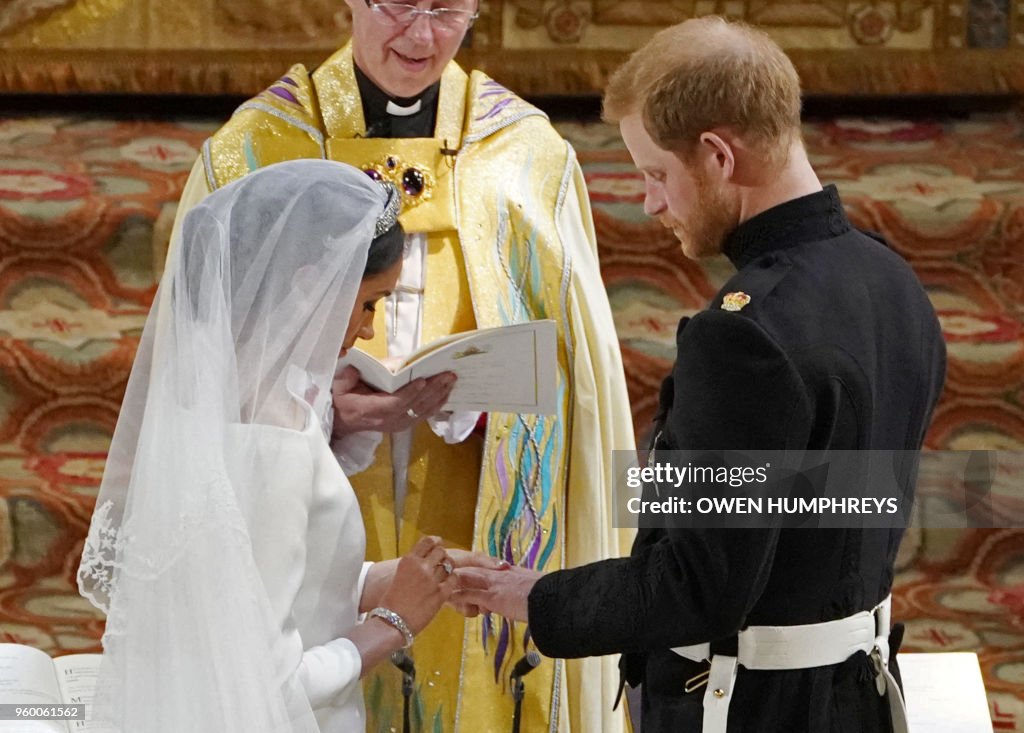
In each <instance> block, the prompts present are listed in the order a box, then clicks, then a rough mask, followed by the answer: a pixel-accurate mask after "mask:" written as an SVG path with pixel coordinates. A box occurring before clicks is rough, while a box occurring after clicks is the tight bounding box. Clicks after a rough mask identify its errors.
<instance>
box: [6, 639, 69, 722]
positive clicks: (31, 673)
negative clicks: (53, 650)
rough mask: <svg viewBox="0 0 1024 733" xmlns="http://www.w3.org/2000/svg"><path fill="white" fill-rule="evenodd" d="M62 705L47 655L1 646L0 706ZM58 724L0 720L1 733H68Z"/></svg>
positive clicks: (28, 649)
mask: <svg viewBox="0 0 1024 733" xmlns="http://www.w3.org/2000/svg"><path fill="white" fill-rule="evenodd" d="M62 702H64V701H63V700H62V699H61V692H60V685H59V684H58V682H57V675H56V673H55V672H54V667H53V660H52V659H50V656H49V655H48V654H47V653H46V652H42V651H39V650H38V649H35V648H33V647H30V646H26V645H24V644H0V704H2V705H24V706H26V707H32V706H38V707H45V706H53V705H60V704H61V703H62ZM67 730H68V728H67V722H66V721H59V720H0V732H2V733H15V731H17V732H18V733H21V732H22V731H23V732H24V733H30V731H31V732H33V733H34V732H36V731H38V732H39V733H44V732H47V733H48V732H49V731H53V732H54V733H67Z"/></svg>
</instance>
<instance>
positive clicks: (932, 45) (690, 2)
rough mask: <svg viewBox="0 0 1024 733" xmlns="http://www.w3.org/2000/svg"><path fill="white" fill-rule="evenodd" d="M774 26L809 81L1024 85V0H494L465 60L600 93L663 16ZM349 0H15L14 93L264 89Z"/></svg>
mask: <svg viewBox="0 0 1024 733" xmlns="http://www.w3.org/2000/svg"><path fill="white" fill-rule="evenodd" d="M709 13H718V14H722V15H726V16H728V17H731V18H738V19H743V20H745V21H747V22H750V23H753V24H756V25H758V26H761V27H763V28H764V29H766V30H767V31H768V32H769V33H770V34H771V35H772V36H773V37H774V38H775V39H776V40H777V41H778V42H779V43H780V44H781V45H782V46H783V48H785V49H786V50H787V52H788V53H789V54H790V56H791V57H792V58H793V60H794V62H795V63H796V65H797V68H798V69H799V71H800V73H801V77H802V79H803V83H804V87H805V89H806V90H807V92H808V93H811V94H814V93H827V94H903V93H912V94H958V93H1014V94H1020V93H1022V92H1024V0H817V1H816V2H812V1H811V0H483V2H482V6H481V17H480V19H479V20H478V21H477V24H476V26H474V28H473V30H472V32H471V34H470V35H469V37H468V38H467V42H466V44H465V48H464V49H463V52H462V53H461V56H460V58H461V60H462V61H463V62H464V63H465V64H467V65H474V66H478V67H480V68H483V69H485V70H486V71H488V72H489V73H491V74H492V75H493V76H495V77H496V78H497V79H498V80H500V81H502V82H504V83H506V84H508V85H509V86H511V87H512V88H514V89H516V90H517V91H519V92H521V93H525V94H596V93H599V92H600V90H601V88H602V87H603V85H604V83H605V81H606V80H607V77H608V74H609V73H610V72H611V71H612V70H614V68H615V67H616V66H618V65H619V64H620V63H621V62H622V61H623V59H625V58H626V57H627V56H628V54H629V53H630V52H631V51H632V50H634V49H636V48H637V47H638V46H640V45H641V44H643V43H644V42H645V41H646V40H647V39H648V38H650V37H651V36H652V35H653V34H654V33H656V32H657V31H658V30H659V29H660V28H663V27H665V26H667V25H671V24H673V23H678V22H680V21H683V20H685V19H687V18H690V17H694V16H700V15H705V14H709ZM349 21H350V19H349V17H348V14H347V8H346V6H345V4H344V3H343V2H342V0H177V1H176V2H166V0H0V92H3V91H40V92H68V91H89V92H147V93H168V92H173V93H180V92H185V93H198V94H220V93H228V92H230V93H239V94H249V93H255V92H256V91H258V90H259V89H261V88H262V87H263V86H264V85H266V84H267V83H269V82H270V81H272V80H273V79H274V78H276V77H277V75H279V74H280V72H281V71H282V70H283V69H285V68H287V66H288V65H289V64H291V63H294V62H297V61H301V62H304V63H306V64H308V65H310V66H312V65H315V64H316V63H318V62H319V61H320V60H322V59H323V58H325V57H326V56H327V55H328V54H329V53H331V52H332V51H333V50H334V49H336V48H337V47H338V46H340V45H341V44H342V43H343V42H344V41H345V38H346V37H347V34H348V32H349V27H350V25H349Z"/></svg>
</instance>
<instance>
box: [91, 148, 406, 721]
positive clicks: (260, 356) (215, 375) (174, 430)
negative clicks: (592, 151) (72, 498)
mask: <svg viewBox="0 0 1024 733" xmlns="http://www.w3.org/2000/svg"><path fill="white" fill-rule="evenodd" d="M391 195H394V192H391ZM388 199H389V191H388V190H387V189H386V188H384V187H382V186H381V185H380V184H378V183H376V182H374V181H373V180H371V179H370V178H369V177H368V176H366V175H365V174H364V173H362V172H361V171H358V170H357V169H355V168H352V167H350V166H346V165H343V164H341V163H333V162H329V161H321V160H301V161H292V162H287V163H279V164H276V165H272V166H269V167H267V168H263V169H261V170H258V171H256V172H254V173H251V174H249V175H247V176H245V177H244V178H241V179H239V180H238V181H235V182H234V183H231V184H229V185H227V186H225V187H224V188H221V189H219V190H217V191H215V192H214V193H212V194H210V195H209V196H208V197H207V198H206V199H204V200H203V201H202V202H201V203H200V204H199V205H198V206H196V207H195V208H194V209H193V210H192V211H190V212H189V213H188V215H187V216H186V217H185V219H184V221H183V223H182V226H181V233H180V236H179V237H177V238H176V240H175V241H174V242H173V243H172V246H171V250H170V256H169V259H168V262H167V268H166V271H165V273H164V276H163V279H162V281H161V283H160V287H159V289H158V291H157V295H156V299H155V301H154V305H153V307H152V310H151V311H150V314H149V318H148V319H147V321H146V326H145V330H144V332H143V335H142V340H141V343H140V345H139V350H138V353H137V356H136V360H135V364H134V366H133V368H132V373H131V378H130V379H129V382H128V388H127V392H126V394H125V398H124V402H123V404H122V407H121V413H120V417H119V419H118V423H117V428H116V430H115V432H114V437H113V441H112V444H111V447H110V453H109V457H108V460H107V465H106V470H105V472H104V475H103V481H102V484H101V486H100V492H99V496H98V499H97V504H96V510H95V513H94V515H93V518H92V524H91V526H90V528H89V535H88V538H87V539H86V543H85V547H84V551H83V555H82V563H81V566H80V568H79V571H78V583H79V589H80V590H81V592H82V594H83V595H84V596H86V597H87V598H88V599H89V600H90V601H92V603H94V604H95V605H96V606H98V607H99V608H100V609H102V610H104V611H105V612H106V613H107V626H106V631H105V634H104V637H103V646H104V660H103V664H102V667H101V673H100V685H99V689H98V694H99V697H98V699H97V710H98V711H99V715H100V717H103V718H105V719H109V720H110V721H111V722H112V723H113V724H114V725H116V726H117V727H118V728H119V729H120V730H121V731H122V733H162V732H164V731H166V732H167V733H214V732H216V733H234V732H236V731H237V732H238V733H242V732H243V731H244V732H245V733H276V732H278V731H281V732H288V733H300V732H303V733H304V732H306V731H316V730H317V726H316V721H315V719H314V717H313V714H312V712H311V710H310V707H309V703H308V701H307V700H306V698H305V695H304V694H303V692H302V689H301V687H300V686H299V685H298V682H297V680H295V679H294V675H286V674H282V673H281V669H280V664H278V663H277V662H276V661H275V657H276V655H278V654H279V650H276V649H275V644H276V643H277V642H276V637H277V636H279V634H280V631H279V629H276V628H275V627H274V621H273V617H272V611H271V607H270V601H269V599H268V594H267V592H266V590H265V589H264V587H263V584H262V581H261V580H260V576H259V574H258V572H257V568H256V565H255V562H254V560H253V550H252V546H251V542H250V537H249V532H248V530H247V526H248V525H247V517H248V516H249V514H250V512H252V511H253V507H254V506H255V505H256V504H257V503H258V502H260V501H261V497H266V496H268V495H269V494H268V492H273V491H274V490H275V487H274V486H271V485H266V484H265V483H264V482H263V481H262V480H261V478H262V477H261V476H260V475H259V474H258V472H256V471H250V472H249V473H246V472H245V471H241V472H240V471H238V470H237V469H229V466H228V464H229V463H230V464H231V466H235V467H237V466H239V465H242V466H246V465H259V462H258V461H247V459H246V454H245V452H246V451H256V450H258V447H257V441H251V442H250V443H249V444H247V443H246V440H245V438H244V436H245V435H246V431H245V430H244V429H243V430H239V427H238V426H239V425H242V426H245V425H258V426H275V428H281V429H285V430H288V429H291V430H302V429H304V426H306V425H307V424H308V420H309V419H310V418H311V417H313V418H314V419H322V420H327V421H329V415H328V412H329V407H330V398H329V394H330V385H331V379H332V376H333V372H334V368H335V363H336V360H337V357H338V352H339V350H340V348H341V345H342V340H343V338H344V335H345V331H346V328H347V326H348V323H349V317H350V314H351V312H352V309H353V306H354V303H355V297H356V293H357V290H358V288H359V284H360V281H361V279H362V275H363V271H364V267H365V265H366V259H367V252H368V248H369V245H370V242H371V240H372V239H373V237H374V229H375V225H376V223H377V220H378V218H379V217H381V215H382V213H383V212H384V211H385V208H386V203H387V202H388ZM297 392H298V394H296V393H297ZM297 398H298V399H297ZM301 400H304V401H301ZM317 413H319V414H317ZM239 436H242V437H241V438H240V437H239ZM227 451H230V452H231V456H230V460H228V459H227V457H226V452H227ZM240 452H241V456H240V455H239V453H240ZM250 458H251V456H250Z"/></svg>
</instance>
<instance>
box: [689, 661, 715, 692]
mask: <svg viewBox="0 0 1024 733" xmlns="http://www.w3.org/2000/svg"><path fill="white" fill-rule="evenodd" d="M710 676H711V667H708V668H707V669H705V670H704V671H703V672H699V673H697V674H695V675H694V676H693V677H691V678H690V679H688V680H686V684H685V685H683V692H686V693H690V692H693V691H694V690H699V689H700V688H701V687H703V686H704V685H706V684H707V683H708V677H710Z"/></svg>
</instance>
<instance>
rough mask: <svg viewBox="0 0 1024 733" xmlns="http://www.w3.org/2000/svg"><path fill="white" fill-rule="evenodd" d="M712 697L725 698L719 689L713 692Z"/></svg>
mask: <svg viewBox="0 0 1024 733" xmlns="http://www.w3.org/2000/svg"><path fill="white" fill-rule="evenodd" d="M714 695H715V697H725V690H723V689H722V688H721V687H719V688H718V689H717V690H715V692H714Z"/></svg>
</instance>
